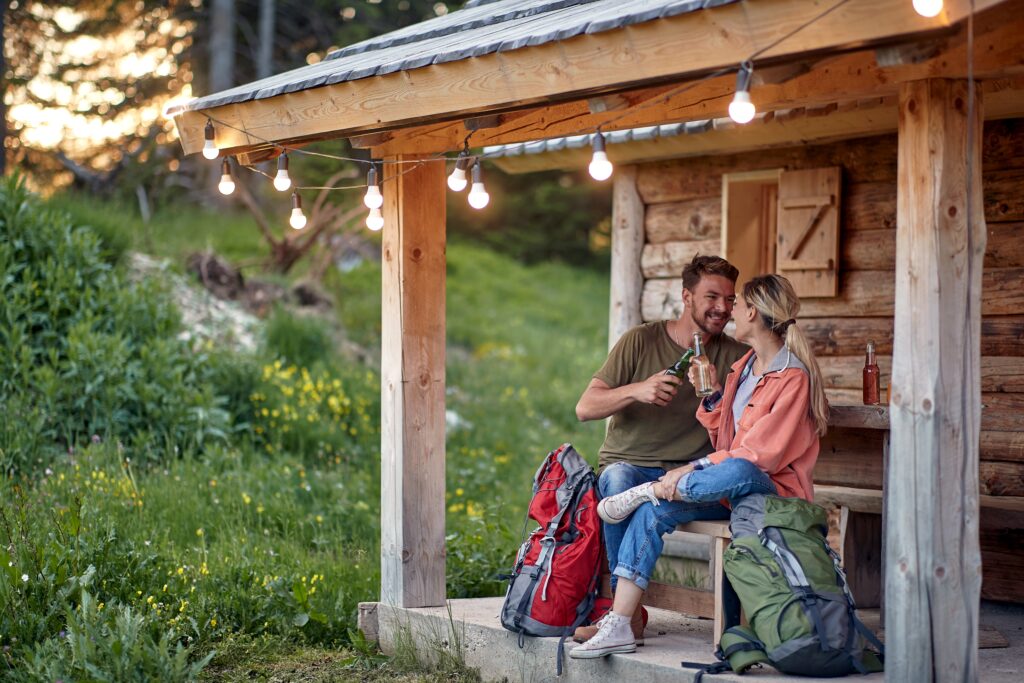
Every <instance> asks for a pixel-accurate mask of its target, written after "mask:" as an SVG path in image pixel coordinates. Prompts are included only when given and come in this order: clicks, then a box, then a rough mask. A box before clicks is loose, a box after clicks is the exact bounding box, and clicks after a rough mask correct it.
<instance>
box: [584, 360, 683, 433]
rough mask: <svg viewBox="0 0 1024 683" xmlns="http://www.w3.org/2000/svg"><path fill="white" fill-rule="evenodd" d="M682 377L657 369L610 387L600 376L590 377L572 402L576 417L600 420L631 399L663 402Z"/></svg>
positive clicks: (654, 403) (629, 402) (612, 413)
mask: <svg viewBox="0 0 1024 683" xmlns="http://www.w3.org/2000/svg"><path fill="white" fill-rule="evenodd" d="M680 383H682V380H681V379H679V378H678V377H676V376H675V375H666V374H665V372H664V370H659V371H658V372H656V373H654V374H653V375H651V376H650V377H648V378H647V379H645V380H644V381H643V382H634V383H633V384H624V385H622V386H621V387H615V388H614V389H613V388H612V387H610V386H608V384H607V383H606V382H604V381H602V380H599V379H597V378H594V379H592V380H590V384H589V385H588V386H587V388H586V390H585V391H584V392H583V395H582V396H580V400H579V403H577V404H576V418H577V419H578V420H579V421H580V422H586V421H587V420H603V419H604V418H606V417H609V416H611V415H614V414H615V413H617V412H619V411H620V410H622V409H623V408H625V407H626V406H628V405H631V404H633V403H649V404H651V405H656V406H667V405H668V404H669V403H670V402H671V401H672V399H673V398H674V397H675V395H676V391H677V387H678V386H679V384H680Z"/></svg>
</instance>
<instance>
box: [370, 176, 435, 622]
mask: <svg viewBox="0 0 1024 683" xmlns="http://www.w3.org/2000/svg"><path fill="white" fill-rule="evenodd" d="M412 160H414V158H412V157H408V156H398V157H393V158H389V159H387V161H412ZM383 191H384V211H383V213H384V241H383V245H382V251H381V260H382V268H381V270H382V305H381V317H382V320H381V406H380V407H381V547H380V555H381V558H380V559H381V571H380V574H381V601H382V602H385V603H387V604H390V605H398V606H401V607H427V606H436V605H443V604H444V601H445V540H444V533H445V532H444V514H445V499H444V493H445V483H444V463H445V441H444V437H445V431H444V430H445V423H444V391H445V374H444V372H445V177H444V165H443V164H439V163H425V164H423V165H422V166H418V167H417V166H413V165H411V164H400V165H399V164H393V163H385V165H384V187H383Z"/></svg>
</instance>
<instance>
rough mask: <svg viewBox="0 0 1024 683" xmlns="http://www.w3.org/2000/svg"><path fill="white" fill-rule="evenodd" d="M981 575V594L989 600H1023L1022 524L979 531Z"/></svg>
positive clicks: (1023, 551)
mask: <svg viewBox="0 0 1024 683" xmlns="http://www.w3.org/2000/svg"><path fill="white" fill-rule="evenodd" d="M980 540H981V548H982V553H981V561H982V570H983V572H984V576H983V579H982V584H981V595H982V597H984V598H987V599H989V600H1007V601H1011V602H1024V580H1021V567H1022V566H1024V528H1016V529H1007V528H1003V529H996V528H993V529H985V530H982V532H981V539H980Z"/></svg>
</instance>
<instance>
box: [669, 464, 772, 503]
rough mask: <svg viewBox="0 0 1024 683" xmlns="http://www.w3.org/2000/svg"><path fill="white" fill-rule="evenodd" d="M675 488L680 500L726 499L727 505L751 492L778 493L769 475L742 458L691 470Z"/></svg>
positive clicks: (706, 500) (695, 501)
mask: <svg viewBox="0 0 1024 683" xmlns="http://www.w3.org/2000/svg"><path fill="white" fill-rule="evenodd" d="M677 491H678V495H679V497H680V499H681V500H682V501H689V502H693V503H697V502H709V501H716V500H722V499H726V500H728V501H730V504H731V503H732V502H733V501H738V500H739V499H740V498H743V497H744V496H749V495H750V494H752V493H769V494H773V495H774V494H777V493H778V490H777V489H776V488H775V484H773V483H772V480H771V478H769V477H768V475H767V474H765V473H764V472H762V471H761V470H760V469H758V467H757V465H755V464H754V463H752V462H750V461H749V460H744V459H743V458H729V459H727V460H723V461H722V462H721V463H719V464H717V465H712V466H711V467H705V468H704V469H702V470H694V471H693V472H690V473H689V474H687V475H686V476H684V477H683V478H682V479H680V480H679V485H678V487H677Z"/></svg>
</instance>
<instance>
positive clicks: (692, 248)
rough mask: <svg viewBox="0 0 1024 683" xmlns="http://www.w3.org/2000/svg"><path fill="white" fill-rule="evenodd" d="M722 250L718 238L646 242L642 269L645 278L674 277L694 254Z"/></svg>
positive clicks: (717, 253)
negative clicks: (658, 242)
mask: <svg viewBox="0 0 1024 683" xmlns="http://www.w3.org/2000/svg"><path fill="white" fill-rule="evenodd" d="M721 251H722V243H721V242H720V241H719V240H717V239H711V240H691V241H687V242H664V243H662V244H646V245H644V250H643V255H642V257H641V259H640V263H641V269H642V270H643V276H644V277H645V278H651V277H674V276H676V275H679V274H680V273H682V272H683V266H685V265H686V264H688V263H689V262H690V261H692V260H693V257H694V256H697V255H698V254H701V255H704V256H707V255H715V256H717V255H719V254H721Z"/></svg>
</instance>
